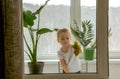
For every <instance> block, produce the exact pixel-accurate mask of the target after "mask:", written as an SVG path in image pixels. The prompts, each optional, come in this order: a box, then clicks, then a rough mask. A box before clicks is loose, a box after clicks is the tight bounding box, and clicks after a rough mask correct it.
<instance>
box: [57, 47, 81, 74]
mask: <svg viewBox="0 0 120 79" xmlns="http://www.w3.org/2000/svg"><path fill="white" fill-rule="evenodd" d="M73 52H74V49H73V48H72V47H71V46H70V47H69V49H68V52H66V53H64V52H62V51H61V50H59V51H58V52H57V54H58V57H59V59H64V60H65V62H66V64H67V65H68V67H69V69H70V72H71V73H74V72H78V71H80V69H81V64H80V59H79V55H78V56H75V54H74V53H73Z"/></svg>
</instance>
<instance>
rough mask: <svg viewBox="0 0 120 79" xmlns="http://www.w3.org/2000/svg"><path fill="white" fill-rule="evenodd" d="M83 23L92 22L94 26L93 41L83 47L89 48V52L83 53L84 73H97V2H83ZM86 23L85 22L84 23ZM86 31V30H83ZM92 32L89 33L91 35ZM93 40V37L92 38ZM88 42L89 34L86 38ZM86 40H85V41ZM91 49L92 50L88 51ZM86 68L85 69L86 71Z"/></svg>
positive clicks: (84, 0) (92, 0)
mask: <svg viewBox="0 0 120 79" xmlns="http://www.w3.org/2000/svg"><path fill="white" fill-rule="evenodd" d="M81 21H82V22H84V21H90V24H92V28H91V29H92V31H91V32H93V37H92V40H90V43H89V44H88V45H87V43H86V45H84V46H83V49H84V48H87V51H85V50H84V51H83V56H84V57H83V62H82V63H83V66H84V67H83V69H82V70H83V71H82V72H83V73H96V72H97V71H96V47H95V44H96V0H90V1H89V0H81ZM84 23H85V22H84ZM81 28H82V27H81ZM82 29H84V28H82ZM88 29H89V30H90V27H89V28H87V30H88ZM91 32H89V31H88V33H89V34H91ZM90 38H91V37H90ZM85 39H86V41H85V42H87V39H89V38H87V34H86V37H85ZM83 40H84V39H83ZM88 48H90V50H88ZM93 50H94V54H93V55H94V58H93V60H89V59H92V51H93ZM90 54H91V55H90ZM84 68H85V69H84Z"/></svg>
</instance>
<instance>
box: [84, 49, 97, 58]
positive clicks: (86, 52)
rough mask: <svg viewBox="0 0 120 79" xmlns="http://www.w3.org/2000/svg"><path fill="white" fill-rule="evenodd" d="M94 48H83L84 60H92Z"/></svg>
mask: <svg viewBox="0 0 120 79" xmlns="http://www.w3.org/2000/svg"><path fill="white" fill-rule="evenodd" d="M94 53H95V49H92V48H84V58H85V60H93V59H94Z"/></svg>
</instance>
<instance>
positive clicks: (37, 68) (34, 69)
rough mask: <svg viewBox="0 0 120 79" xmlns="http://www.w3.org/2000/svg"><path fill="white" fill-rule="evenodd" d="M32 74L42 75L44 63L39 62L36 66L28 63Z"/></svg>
mask: <svg viewBox="0 0 120 79" xmlns="http://www.w3.org/2000/svg"><path fill="white" fill-rule="evenodd" d="M28 67H29V73H30V74H42V73H43V68H44V62H37V63H35V64H33V63H31V62H28Z"/></svg>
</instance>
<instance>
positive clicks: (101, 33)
mask: <svg viewBox="0 0 120 79" xmlns="http://www.w3.org/2000/svg"><path fill="white" fill-rule="evenodd" d="M79 1H80V0H71V3H72V6H74V7H78V6H79V4H78V2H79ZM76 3H77V4H76ZM73 9H74V8H73ZM96 9H97V10H96V39H97V41H96V43H97V48H96V49H97V50H96V52H97V69H96V70H97V73H88V74H58V73H57V74H42V75H25V76H24V77H25V79H29V78H30V79H34V78H36V79H56V78H57V79H66V78H67V79H73V78H74V79H88V78H89V79H109V63H108V62H109V59H108V0H97V1H96ZM76 11H77V10H76ZM76 11H75V12H76ZM74 14H77V13H74ZM76 18H77V17H76ZM78 18H79V17H78ZM78 20H79V19H78ZM103 28H104V29H103Z"/></svg>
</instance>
